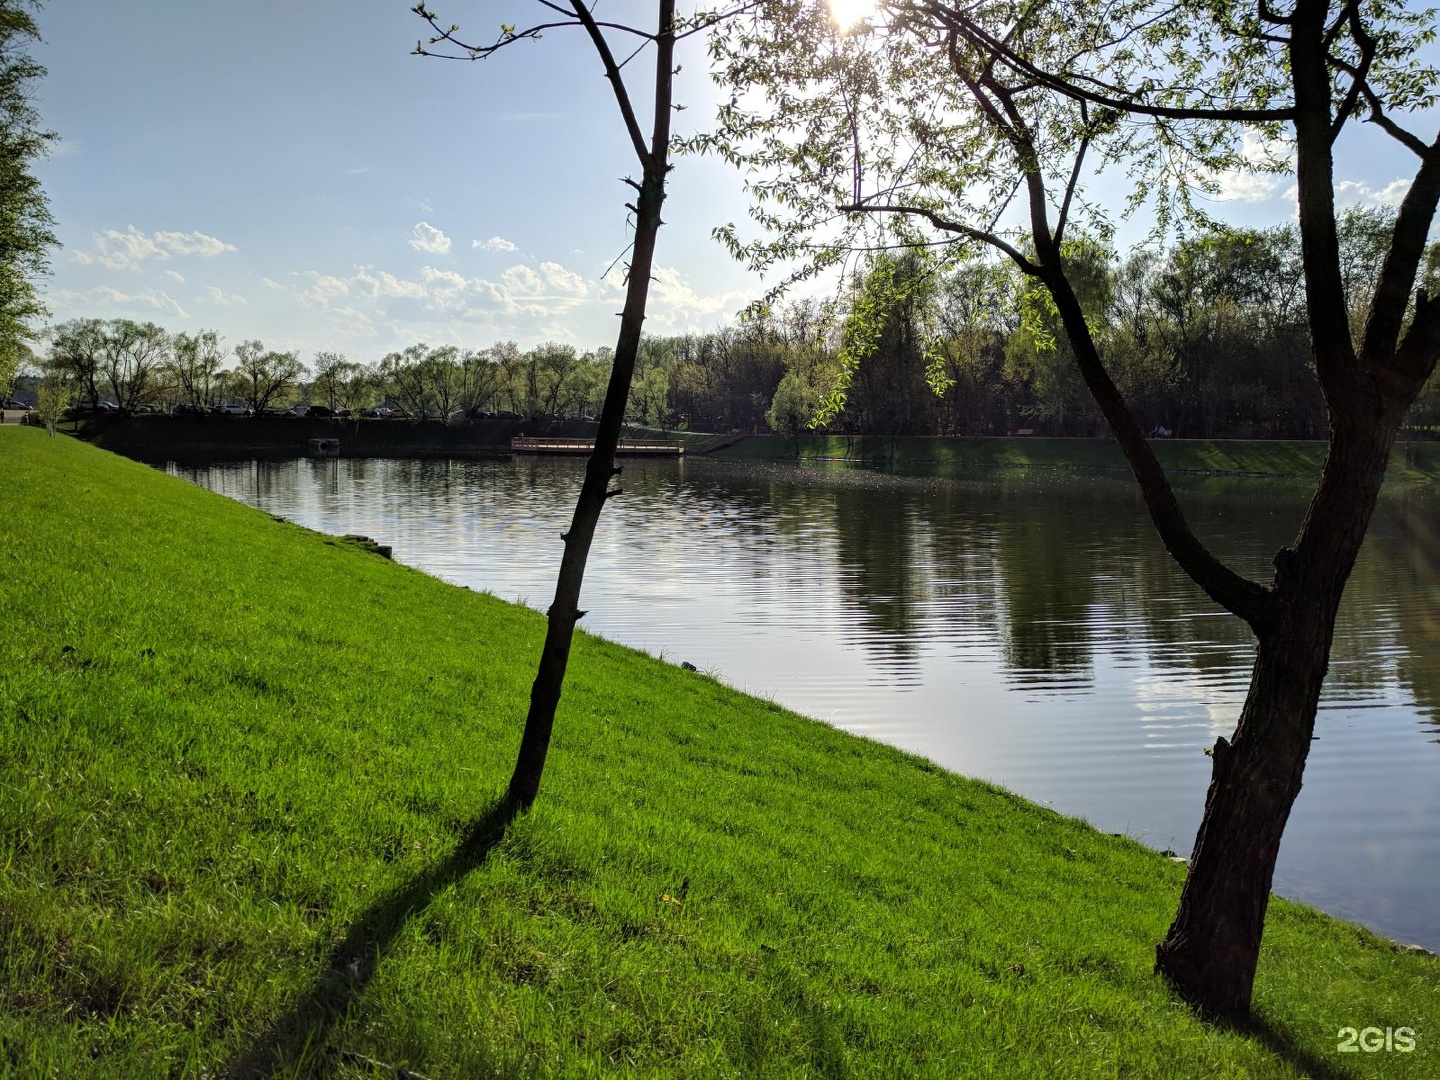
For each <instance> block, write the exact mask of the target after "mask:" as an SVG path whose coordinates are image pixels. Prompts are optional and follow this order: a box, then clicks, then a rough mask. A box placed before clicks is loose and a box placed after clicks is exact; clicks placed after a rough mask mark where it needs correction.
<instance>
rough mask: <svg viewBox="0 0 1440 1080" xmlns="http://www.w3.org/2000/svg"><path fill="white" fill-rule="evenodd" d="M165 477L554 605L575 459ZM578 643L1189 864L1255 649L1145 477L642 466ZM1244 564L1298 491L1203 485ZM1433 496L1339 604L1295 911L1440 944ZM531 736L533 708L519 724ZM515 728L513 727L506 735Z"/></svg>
mask: <svg viewBox="0 0 1440 1080" xmlns="http://www.w3.org/2000/svg"><path fill="white" fill-rule="evenodd" d="M168 468H169V470H170V471H171V472H174V473H176V474H177V475H180V476H184V477H186V478H188V479H190V480H193V481H195V482H196V483H199V484H201V485H203V486H205V487H209V488H212V489H214V490H215V491H219V492H222V493H224V494H226V495H229V496H231V497H233V498H236V499H239V500H241V501H244V502H246V503H250V504H252V505H254V506H258V507H260V508H262V509H264V510H267V511H269V512H271V513H274V514H281V515H284V516H285V517H287V518H290V519H291V520H293V521H296V522H298V523H300V524H302V525H306V526H309V527H311V528H314V529H319V530H322V531H324V532H329V533H345V532H359V533H365V534H367V535H369V536H372V537H375V538H376V539H377V540H379V541H380V542H381V543H384V544H392V545H394V548H395V556H396V558H397V559H399V560H400V561H402V562H406V563H408V564H410V565H413V566H417V567H420V568H422V569H424V570H427V571H429V572H430V573H433V574H436V575H438V576H439V577H442V578H445V579H446V580H449V581H453V582H456V583H461V584H465V585H469V586H471V587H472V588H476V589H486V590H489V591H490V592H493V593H495V594H496V595H498V596H500V597H502V598H505V599H512V600H513V599H521V600H523V601H525V602H527V603H529V604H531V605H532V606H534V607H537V608H542V609H543V608H544V607H545V606H546V605H547V604H548V603H549V599H550V595H551V593H552V592H553V589H554V573H555V569H556V567H557V565H558V562H559V558H560V549H561V544H560V539H559V534H560V533H561V532H562V531H563V530H564V529H565V528H566V526H567V525H568V523H569V516H570V513H571V510H572V507H573V500H574V496H575V493H576V491H577V490H578V486H579V482H580V469H581V463H580V462H578V461H556V460H544V459H534V458H530V459H527V458H515V459H510V460H496V461H400V460H351V459H347V460H333V459H332V460H327V461H308V460H307V461H290V462H268V463H259V462H249V463H231V464H217V465H207V466H200V467H193V466H184V465H177V464H173V463H172V464H171V465H169V466H168ZM624 486H625V492H626V494H625V496H624V497H623V498H621V499H616V500H612V502H611V503H610V505H609V506H608V507H607V509H606V512H605V516H604V517H603V518H602V520H601V525H600V528H599V531H598V533H597V535H596V541H595V546H594V548H593V550H592V553H591V557H590V564H589V570H588V572H587V576H586V583H585V593H584V601H583V605H582V606H584V607H585V608H586V609H587V610H588V611H589V613H590V614H589V615H588V616H587V617H586V619H585V621H584V625H585V627H586V628H587V629H589V630H592V631H594V632H597V633H600V634H603V635H605V636H607V637H610V638H612V639H615V640H618V641H622V642H624V643H626V644H629V645H633V646H636V647H638V648H642V649H645V650H648V651H650V652H652V653H663V655H664V656H665V657H666V658H667V659H669V660H671V661H673V662H676V663H679V662H680V661H682V660H687V661H689V662H691V663H693V664H695V665H696V666H697V667H699V668H700V669H701V670H702V671H709V672H712V673H713V674H715V675H717V676H718V677H719V678H721V679H723V680H725V681H726V682H728V683H730V684H732V685H734V686H737V687H740V688H742V689H745V690H748V691H750V692H752V693H756V694H762V695H766V696H769V697H773V698H774V699H776V700H778V701H780V702H781V703H783V704H785V705H787V706H789V707H791V708H793V709H796V710H798V711H800V712H803V713H807V714H809V715H811V716H815V717H819V718H821V719H823V720H826V721H829V722H830V723H832V724H835V725H836V726H838V727H841V728H844V729H846V730H848V731H854V732H857V733H859V734H862V735H866V736H869V737H872V738H875V739H881V740H883V741H885V742H889V743H893V744H895V745H897V746H901V747H904V748H906V749H908V750H913V751H916V752H918V753H921V754H924V755H925V756H927V757H929V758H931V759H933V760H935V761H936V762H939V763H940V764H942V765H944V766H946V767H947V768H950V769H953V770H955V771H958V772H961V773H965V774H967V775H970V776H977V777H982V778H985V779H988V780H993V781H995V782H996V783H999V784H1003V785H1004V786H1006V787H1008V788H1010V789H1012V790H1014V791H1017V792H1020V793H1021V794H1023V795H1025V796H1027V797H1029V798H1031V799H1034V800H1036V801H1039V802H1042V803H1045V804H1047V805H1050V806H1053V807H1054V808H1055V809H1057V810H1059V811H1061V812H1063V813H1066V814H1075V815H1080V816H1083V817H1086V818H1088V819H1089V820H1090V821H1091V822H1093V823H1094V824H1095V825H1096V826H1097V827H1099V828H1101V829H1103V830H1105V831H1107V832H1125V833H1128V834H1130V835H1132V836H1135V837H1138V838H1139V839H1141V840H1143V841H1144V842H1145V843H1147V844H1150V845H1151V846H1153V847H1155V848H1159V849H1164V848H1173V849H1174V850H1176V851H1178V852H1180V853H1181V854H1188V853H1189V850H1190V845H1191V843H1192V841H1193V839H1194V835H1195V829H1196V827H1197V825H1198V823H1199V819H1200V811H1201V808H1202V806H1203V802H1204V795H1205V787H1206V784H1207V782H1208V779H1209V759H1208V758H1206V757H1205V756H1204V753H1203V748H1205V747H1208V746H1210V745H1211V744H1213V743H1214V741H1215V738H1216V736H1218V735H1226V736H1229V735H1230V733H1231V731H1232V730H1233V728H1234V725H1235V719H1236V716H1237V715H1238V712H1239V707H1240V703H1241V701H1242V700H1243V697H1244V693H1245V687H1246V684H1247V682H1248V678H1249V665H1250V661H1251V657H1252V647H1251V643H1250V638H1249V633H1248V631H1247V630H1246V628H1245V627H1244V626H1243V624H1241V623H1240V622H1239V620H1237V619H1235V618H1233V617H1230V616H1228V615H1226V614H1224V613H1223V612H1222V611H1220V610H1219V609H1218V608H1216V607H1215V606H1214V605H1213V604H1212V603H1211V602H1210V601H1209V600H1208V599H1206V598H1205V597H1204V596H1203V595H1202V594H1201V593H1200V591H1199V590H1198V589H1197V588H1196V587H1195V586H1194V585H1192V584H1191V583H1190V581H1189V580H1188V579H1187V578H1186V577H1185V576H1184V575H1183V574H1181V573H1180V571H1179V570H1178V569H1176V568H1175V566H1174V565H1173V564H1172V563H1171V561H1170V559H1169V557H1168V556H1167V555H1166V554H1165V552H1164V550H1163V549H1162V548H1161V546H1160V544H1159V542H1158V540H1156V538H1155V536H1154V534H1153V532H1152V530H1151V527H1150V525H1149V522H1148V520H1147V518H1146V517H1145V514H1144V511H1143V508H1142V507H1141V505H1140V502H1139V497H1138V495H1137V493H1136V492H1135V490H1134V485H1133V483H1132V482H1130V481H1129V480H1127V479H1122V478H1118V477H1109V476H1089V475H1078V474H1062V473H1024V472H1013V471H1004V470H994V471H984V472H978V473H971V474H966V475H965V476H963V477H960V478H947V479H939V478H920V477H903V478H902V477H895V476H890V475H884V474H880V473H875V472H867V471H860V470H847V469H844V468H840V467H836V468H831V469H820V470H816V469H796V468H784V467H741V466H733V465H724V464H719V463H714V462H708V461H689V462H685V463H675V462H631V463H628V464H626V466H625V477H624ZM1182 500H1183V501H1184V503H1185V505H1186V508H1187V511H1188V512H1189V513H1190V514H1191V517H1192V520H1193V521H1194V522H1195V525H1196V528H1197V531H1198V532H1200V534H1201V535H1202V536H1203V537H1205V538H1206V539H1207V541H1209V542H1210V543H1211V544H1213V545H1214V547H1215V548H1216V549H1217V550H1218V551H1220V552H1221V553H1222V554H1223V555H1225V556H1226V557H1227V558H1229V559H1231V560H1233V561H1235V562H1236V563H1237V564H1239V565H1241V566H1242V567H1243V568H1245V569H1246V570H1247V572H1249V573H1251V574H1254V575H1257V576H1260V577H1261V578H1262V579H1263V580H1269V570H1268V565H1269V559H1270V557H1271V556H1272V555H1273V553H1274V552H1275V550H1276V549H1277V548H1278V547H1279V546H1280V545H1281V544H1283V543H1285V542H1287V541H1288V540H1290V539H1292V538H1293V536H1294V534H1295V530H1296V528H1297V527H1298V525H1299V522H1300V520H1301V518H1302V516H1303V515H1304V511H1305V503H1306V493H1305V492H1304V491H1303V490H1301V489H1300V488H1298V487H1294V486H1289V485H1287V484H1285V483H1283V482H1279V481H1230V482H1227V483H1225V484H1224V485H1219V486H1217V485H1216V483H1215V482H1196V483H1195V484H1194V485H1192V487H1191V489H1189V490H1186V491H1185V492H1184V493H1183V495H1182ZM1437 559H1440V495H1437V494H1436V493H1434V492H1421V493H1418V494H1417V493H1410V494H1401V495H1395V496H1387V497H1386V498H1385V499H1384V500H1383V501H1382V505H1381V507H1380V510H1379V512H1378V513H1377V516H1376V520H1375V523H1374V525H1373V527H1372V529H1371V533H1370V538H1369V539H1368V540H1367V542H1366V545H1365V549H1364V551H1363V553H1362V555H1361V559H1360V563H1359V565H1358V566H1357V568H1356V571H1355V575H1354V577H1353V578H1352V581H1351V584H1350V587H1349V590H1348V592H1347V595H1346V602H1345V606H1344V609H1343V612H1342V616H1341V621H1340V628H1339V630H1338V633H1337V638H1336V643H1335V650H1334V656H1333V660H1332V664H1331V670H1330V676H1329V679H1328V681H1327V683H1326V688H1325V693H1324V696H1323V698H1322V701H1321V706H1320V709H1321V712H1320V717H1319V721H1318V725H1317V729H1316V730H1317V734H1318V736H1319V738H1318V740H1317V741H1316V742H1315V743H1314V746H1313V749H1312V752H1311V755H1310V762H1309V765H1308V767H1307V769H1306V774H1305V788H1304V790H1303V791H1302V792H1301V794H1300V799H1299V801H1298V803H1297V804H1296V807H1295V811H1294V814H1293V815H1292V817H1291V820H1290V825H1289V828H1288V830H1287V831H1286V834H1285V840H1284V844H1283V847H1282V850H1281V853H1280V863H1279V867H1278V870H1277V873H1276V883H1275V888H1276V891H1277V892H1279V893H1281V894H1282V895H1285V896H1289V897H1293V898H1295V899H1298V900H1303V901H1306V902H1308V903H1312V904H1315V905H1316V906H1318V907H1321V908H1323V909H1325V910H1326V911H1330V912H1333V913H1334V914H1337V915H1341V916H1344V917H1346V918H1350V919H1354V920H1356V921H1359V922H1361V923H1363V924H1365V925H1367V926H1369V927H1371V928H1373V929H1374V930H1376V931H1378V932H1380V933H1382V934H1385V935H1387V936H1389V937H1394V938H1397V939H1400V940H1403V941H1410V942H1416V943H1418V944H1422V945H1425V946H1426V947H1428V948H1430V949H1432V950H1436V951H1440V903H1437V902H1436V897H1435V893H1436V887H1437V885H1440V783H1437V781H1440V561H1437ZM517 723H518V714H517ZM517 737H518V729H517Z"/></svg>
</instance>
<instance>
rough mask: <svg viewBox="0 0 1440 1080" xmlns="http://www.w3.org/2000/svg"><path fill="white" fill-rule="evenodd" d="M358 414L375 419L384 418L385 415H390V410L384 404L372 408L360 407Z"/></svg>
mask: <svg viewBox="0 0 1440 1080" xmlns="http://www.w3.org/2000/svg"><path fill="white" fill-rule="evenodd" d="M360 415H361V416H368V417H371V418H372V419H376V420H383V419H385V417H387V416H389V415H390V410H389V409H387V408H385V406H383V405H381V406H379V407H377V408H374V409H361V410H360Z"/></svg>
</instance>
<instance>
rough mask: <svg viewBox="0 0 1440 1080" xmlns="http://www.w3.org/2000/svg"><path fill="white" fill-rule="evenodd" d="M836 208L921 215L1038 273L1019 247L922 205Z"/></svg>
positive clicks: (850, 211) (938, 226) (1031, 272)
mask: <svg viewBox="0 0 1440 1080" xmlns="http://www.w3.org/2000/svg"><path fill="white" fill-rule="evenodd" d="M836 209H837V210H839V211H841V212H842V213H847V214H910V215H912V216H914V217H923V218H924V219H925V220H927V221H928V222H930V224H931V225H934V226H935V228H937V229H939V230H941V231H942V232H950V233H955V234H956V235H957V236H965V237H969V238H970V239H971V240H978V241H980V242H981V243H982V244H988V245H990V246H991V247H993V248H995V249H996V250H997V251H1000V252H1002V253H1004V254H1005V255H1006V256H1008V257H1009V258H1010V259H1011V261H1013V262H1014V263H1015V265H1016V266H1018V267H1020V269H1021V270H1023V271H1024V272H1025V273H1026V274H1029V275H1031V276H1032V277H1034V276H1037V275H1039V273H1040V267H1039V266H1038V265H1036V264H1035V263H1033V262H1031V261H1030V260H1029V259H1028V258H1026V257H1025V255H1024V254H1023V253H1022V252H1021V251H1020V249H1019V248H1017V247H1015V246H1014V245H1013V244H1010V243H1008V242H1007V241H1005V240H1003V239H1002V238H1000V237H999V236H996V235H995V234H994V233H991V232H986V231H985V230H984V229H976V228H974V227H972V226H970V225H965V224H962V223H961V222H958V221H951V220H950V219H949V218H943V217H941V216H940V215H939V214H938V213H936V212H935V211H934V210H930V209H927V208H926V207H923V206H875V205H872V204H869V203H864V202H855V203H851V204H850V205H849V206H837V207H836Z"/></svg>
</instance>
